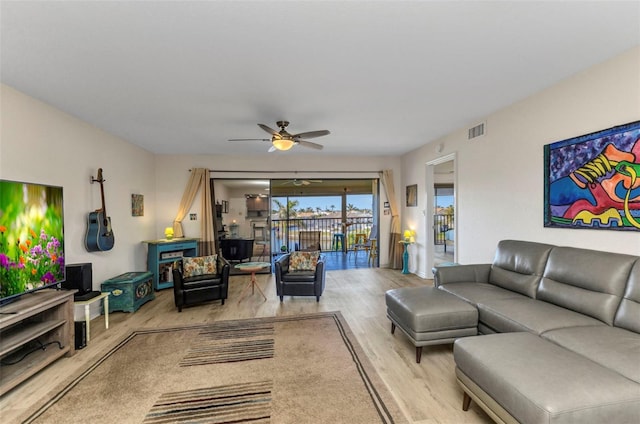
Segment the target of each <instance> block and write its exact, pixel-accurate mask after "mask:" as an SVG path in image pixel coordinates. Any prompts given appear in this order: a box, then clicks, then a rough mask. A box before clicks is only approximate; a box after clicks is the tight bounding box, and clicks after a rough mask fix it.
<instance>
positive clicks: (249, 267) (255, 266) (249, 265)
mask: <svg viewBox="0 0 640 424" xmlns="http://www.w3.org/2000/svg"><path fill="white" fill-rule="evenodd" d="M270 266H271V263H270V262H244V263H240V264H237V265H235V268H236V269H239V270H241V271H247V272H250V273H251V281H249V284H247V286H246V287H245V288H244V289H242V292H241V293H240V299H239V300H238V303H240V302H241V301H242V298H243V295H244V293H245V292H246V291H247V290H249V287H251V294H254V293H255V289H256V288H257V289H258V291H259V292H260V294H261V295H262V297H264V300H265V301H266V300H267V296H265V295H264V292H263V291H262V289H261V288H260V286H259V285H258V282H257V281H256V272H258V271H260V270H261V269H264V268H268V267H270Z"/></svg>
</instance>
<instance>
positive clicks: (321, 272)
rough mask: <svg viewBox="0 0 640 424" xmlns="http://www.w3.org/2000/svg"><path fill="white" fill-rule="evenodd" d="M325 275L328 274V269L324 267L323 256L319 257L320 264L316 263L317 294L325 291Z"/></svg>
mask: <svg viewBox="0 0 640 424" xmlns="http://www.w3.org/2000/svg"><path fill="white" fill-rule="evenodd" d="M325 275H326V270H325V267H324V258H323V257H322V256H321V257H320V259H318V264H317V265H316V276H315V280H316V283H315V291H316V295H317V296H320V295H321V294H322V292H323V291H324V279H325V278H324V277H325Z"/></svg>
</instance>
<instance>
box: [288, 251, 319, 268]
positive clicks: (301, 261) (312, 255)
mask: <svg viewBox="0 0 640 424" xmlns="http://www.w3.org/2000/svg"><path fill="white" fill-rule="evenodd" d="M319 258H320V252H317V251H313V252H299V251H297V252H292V253H291V257H290V258H289V271H315V270H316V266H317V265H318V259H319Z"/></svg>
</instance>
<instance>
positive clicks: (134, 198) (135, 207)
mask: <svg viewBox="0 0 640 424" xmlns="http://www.w3.org/2000/svg"><path fill="white" fill-rule="evenodd" d="M131 216H144V196H143V195H142V194H132V195H131Z"/></svg>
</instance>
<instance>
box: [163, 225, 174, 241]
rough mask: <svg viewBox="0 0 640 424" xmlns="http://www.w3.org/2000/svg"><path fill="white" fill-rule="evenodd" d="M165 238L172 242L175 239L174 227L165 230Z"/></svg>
mask: <svg viewBox="0 0 640 424" xmlns="http://www.w3.org/2000/svg"><path fill="white" fill-rule="evenodd" d="M164 236H165V238H166V239H167V240H171V239H172V238H173V227H167V228H165V229H164Z"/></svg>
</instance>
